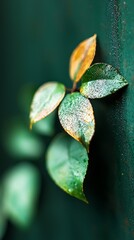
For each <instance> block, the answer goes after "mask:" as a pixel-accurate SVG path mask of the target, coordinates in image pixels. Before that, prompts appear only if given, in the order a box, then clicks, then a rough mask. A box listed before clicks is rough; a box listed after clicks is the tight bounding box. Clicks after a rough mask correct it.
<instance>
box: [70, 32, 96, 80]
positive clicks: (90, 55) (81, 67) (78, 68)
mask: <svg viewBox="0 0 134 240" xmlns="http://www.w3.org/2000/svg"><path fill="white" fill-rule="evenodd" d="M95 51H96V34H95V35H93V36H92V37H90V38H88V39H86V40H85V41H83V42H81V43H80V44H79V45H78V46H77V47H76V48H75V50H74V51H73V53H72V55H71V57H70V69H69V71H70V78H71V79H72V80H73V81H75V82H78V81H80V79H81V77H82V75H83V74H84V73H85V71H86V70H87V69H88V68H89V67H90V65H91V63H92V61H93V59H94V56H95Z"/></svg>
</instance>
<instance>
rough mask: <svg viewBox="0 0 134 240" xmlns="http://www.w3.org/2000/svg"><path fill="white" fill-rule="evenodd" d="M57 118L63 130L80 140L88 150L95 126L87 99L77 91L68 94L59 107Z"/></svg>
mask: <svg viewBox="0 0 134 240" xmlns="http://www.w3.org/2000/svg"><path fill="white" fill-rule="evenodd" d="M59 120H60V123H61V125H62V127H63V128H64V129H65V131H66V132H67V133H68V134H70V135H71V136H72V137H73V138H75V139H76V140H77V141H80V142H81V143H82V144H83V145H84V146H85V147H86V149H87V151H88V147H89V142H90V140H91V138H92V136H93V134H94V128H95V120H94V113H93V109H92V105H91V103H90V102H89V100H88V99H87V98H85V97H83V96H82V95H81V94H80V93H78V92H75V93H71V94H68V95H67V96H66V97H65V99H64V100H63V101H62V103H61V105H60V107H59Z"/></svg>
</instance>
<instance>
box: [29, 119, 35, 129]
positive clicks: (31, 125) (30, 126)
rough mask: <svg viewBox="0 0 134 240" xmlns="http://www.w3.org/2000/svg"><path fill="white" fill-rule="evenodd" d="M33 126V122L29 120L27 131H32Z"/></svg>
mask: <svg viewBox="0 0 134 240" xmlns="http://www.w3.org/2000/svg"><path fill="white" fill-rule="evenodd" d="M33 124H34V121H33V120H30V124H29V129H30V130H32V128H33Z"/></svg>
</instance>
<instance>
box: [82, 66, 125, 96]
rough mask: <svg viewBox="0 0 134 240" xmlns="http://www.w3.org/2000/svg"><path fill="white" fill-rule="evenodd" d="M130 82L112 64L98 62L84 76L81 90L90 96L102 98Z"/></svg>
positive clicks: (83, 93)
mask: <svg viewBox="0 0 134 240" xmlns="http://www.w3.org/2000/svg"><path fill="white" fill-rule="evenodd" d="M127 84H128V83H127V81H126V80H125V78H124V77H122V76H121V75H120V74H119V73H118V71H117V70H116V69H115V68H113V67H112V66H111V65H108V64H104V63H97V64H94V65H93V66H91V67H90V68H89V69H88V70H87V71H86V72H85V74H84V75H83V77H82V85H81V87H80V92H81V94H82V95H84V96H85V97H88V98H102V97H106V96H108V95H110V94H113V93H114V92H116V91H118V90H119V89H120V88H123V87H124V86H126V85H127Z"/></svg>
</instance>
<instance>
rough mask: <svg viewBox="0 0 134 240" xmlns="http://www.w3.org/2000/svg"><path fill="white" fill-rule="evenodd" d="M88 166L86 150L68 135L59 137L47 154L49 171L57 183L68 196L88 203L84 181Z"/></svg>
mask: <svg viewBox="0 0 134 240" xmlns="http://www.w3.org/2000/svg"><path fill="white" fill-rule="evenodd" d="M87 166H88V155H87V152H86V150H85V148H84V147H83V146H82V145H81V144H80V143H79V142H77V141H75V140H74V139H73V138H71V137H69V136H68V135H66V134H60V135H58V136H57V137H56V138H55V140H54V141H53V142H52V144H51V145H50V147H49V149H48V153H47V169H48V172H49V174H50V176H51V177H52V179H53V180H54V181H55V183H56V184H57V185H58V186H59V187H60V188H62V189H63V190H64V191H65V192H67V193H68V194H70V195H72V196H74V197H76V198H78V199H80V200H83V201H85V202H87V200H86V197H85V195H84V193H83V181H84V178H85V175H86V171H87Z"/></svg>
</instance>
